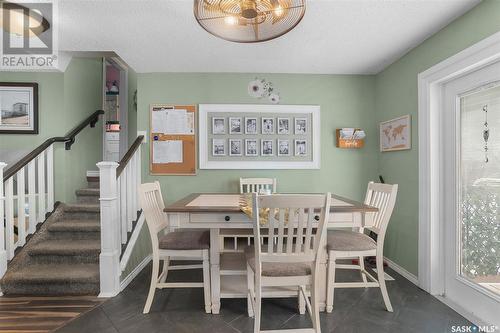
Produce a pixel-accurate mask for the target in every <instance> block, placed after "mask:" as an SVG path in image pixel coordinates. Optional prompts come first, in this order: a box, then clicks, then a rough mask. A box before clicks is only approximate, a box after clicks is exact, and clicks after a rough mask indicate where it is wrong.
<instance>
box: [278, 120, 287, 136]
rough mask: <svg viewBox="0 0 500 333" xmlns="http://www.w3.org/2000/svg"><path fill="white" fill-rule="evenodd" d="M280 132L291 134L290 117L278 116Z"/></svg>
mask: <svg viewBox="0 0 500 333" xmlns="http://www.w3.org/2000/svg"><path fill="white" fill-rule="evenodd" d="M278 134H279V135H288V134H290V118H278Z"/></svg>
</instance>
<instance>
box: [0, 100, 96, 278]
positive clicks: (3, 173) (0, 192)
mask: <svg viewBox="0 0 500 333" xmlns="http://www.w3.org/2000/svg"><path fill="white" fill-rule="evenodd" d="M103 113H104V112H103V111H102V110H98V111H96V112H94V113H93V114H92V115H90V116H89V117H88V118H87V119H85V120H84V121H83V122H82V123H80V124H79V125H78V126H77V127H75V128H74V129H73V130H72V131H71V132H69V133H68V134H67V135H66V136H64V137H53V138H50V139H47V140H46V141H45V142H43V143H42V144H41V145H40V146H38V147H37V148H35V149H34V150H33V151H31V152H30V153H29V154H27V155H26V156H24V157H23V158H22V159H20V160H19V161H17V162H16V163H14V164H13V165H12V166H9V167H8V168H7V169H6V166H7V164H6V163H4V162H0V182H1V183H0V278H2V277H3V275H4V274H5V272H6V271H7V263H8V261H9V260H11V259H12V258H13V257H14V254H15V251H16V249H17V248H19V247H23V246H24V245H25V244H26V239H27V237H28V236H29V235H31V234H33V233H35V231H36V226H37V224H38V223H42V222H44V221H45V216H46V214H47V213H50V212H52V211H53V210H54V204H55V202H54V144H55V143H58V142H61V143H65V145H66V150H70V149H71V145H72V144H73V143H74V142H75V137H76V135H77V134H78V133H80V132H81V131H82V130H83V129H84V128H85V127H87V126H89V125H90V126H91V127H94V126H95V124H96V122H97V121H98V120H99V116H100V115H101V114H103ZM26 219H27V220H28V221H27V222H26ZM16 229H17V234H16Z"/></svg>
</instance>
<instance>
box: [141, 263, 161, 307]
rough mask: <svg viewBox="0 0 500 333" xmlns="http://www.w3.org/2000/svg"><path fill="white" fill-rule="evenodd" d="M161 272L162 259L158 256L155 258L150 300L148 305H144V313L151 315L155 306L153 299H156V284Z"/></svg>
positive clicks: (149, 294)
mask: <svg viewBox="0 0 500 333" xmlns="http://www.w3.org/2000/svg"><path fill="white" fill-rule="evenodd" d="M159 270H160V259H159V258H158V256H153V269H152V272H151V284H150V285H149V293H148V298H147V300H146V305H144V310H143V311H142V313H144V314H146V313H149V310H150V309H151V304H153V299H154V297H155V291H156V284H157V283H158V271H159Z"/></svg>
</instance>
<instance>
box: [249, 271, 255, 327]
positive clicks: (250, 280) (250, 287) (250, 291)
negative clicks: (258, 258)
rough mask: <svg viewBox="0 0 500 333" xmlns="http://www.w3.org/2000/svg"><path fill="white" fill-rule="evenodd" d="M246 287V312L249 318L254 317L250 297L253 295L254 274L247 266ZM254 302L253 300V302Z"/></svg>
mask: <svg viewBox="0 0 500 333" xmlns="http://www.w3.org/2000/svg"><path fill="white" fill-rule="evenodd" d="M247 287H248V295H247V312H248V316H249V317H253V316H254V308H253V305H252V297H253V296H252V295H255V281H254V272H253V271H252V269H251V268H250V266H249V265H248V264H247ZM254 301H255V300H254Z"/></svg>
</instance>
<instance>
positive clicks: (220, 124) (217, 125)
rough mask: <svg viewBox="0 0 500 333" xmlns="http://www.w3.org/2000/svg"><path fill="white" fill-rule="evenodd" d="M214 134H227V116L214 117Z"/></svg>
mask: <svg viewBox="0 0 500 333" xmlns="http://www.w3.org/2000/svg"><path fill="white" fill-rule="evenodd" d="M212 134H213V135H219V134H226V118H224V117H212Z"/></svg>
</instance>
